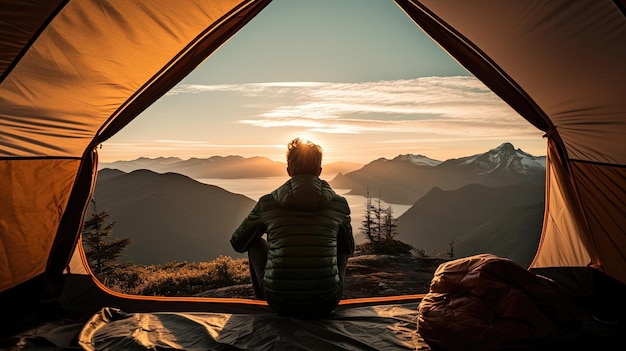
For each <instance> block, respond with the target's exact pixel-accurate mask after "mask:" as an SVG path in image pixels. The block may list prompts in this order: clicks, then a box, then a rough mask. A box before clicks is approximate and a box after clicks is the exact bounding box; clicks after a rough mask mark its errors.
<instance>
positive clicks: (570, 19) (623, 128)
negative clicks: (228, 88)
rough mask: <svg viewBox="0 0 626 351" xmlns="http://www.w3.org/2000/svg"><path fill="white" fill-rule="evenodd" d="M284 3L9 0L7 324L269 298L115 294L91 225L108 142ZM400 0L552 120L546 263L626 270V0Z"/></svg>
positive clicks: (0, 37)
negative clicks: (97, 270)
mask: <svg viewBox="0 0 626 351" xmlns="http://www.w3.org/2000/svg"><path fill="white" fill-rule="evenodd" d="M269 2H270V0H212V1H200V0H181V1H126V0H98V1H95V0H82V1H77V0H56V1H54V0H49V1H22V0H14V1H12V0H1V1H0V19H1V21H0V179H1V184H2V186H1V187H0V300H1V301H2V302H1V303H2V306H1V307H2V310H3V311H5V312H3V316H2V317H0V318H2V324H3V325H5V326H12V327H13V329H19V328H20V327H21V326H22V324H21V323H16V322H15V320H14V318H13V316H16V315H19V316H21V320H22V321H30V322H32V321H35V320H42V319H45V318H46V316H47V314H49V313H51V314H54V312H55V311H56V309H58V308H62V309H64V310H69V311H73V312H75V313H77V314H80V313H87V314H89V313H93V312H94V311H97V310H99V309H100V308H102V307H106V306H117V307H119V308H122V309H123V310H124V311H127V312H142V311H155V310H158V311H181V310H187V311H207V312H216V313H219V312H230V313H232V312H249V311H261V310H265V309H266V306H265V305H264V304H263V303H259V302H257V301H251V300H234V299H186V300H185V299H164V298H150V297H129V296H122V295H119V294H114V293H112V292H110V291H108V290H106V289H105V288H103V287H102V286H101V285H100V284H99V283H98V282H97V281H95V280H94V279H93V278H92V277H91V275H90V273H89V270H88V267H86V264H85V259H84V257H82V248H81V245H79V237H80V231H81V226H82V222H83V218H84V215H85V212H86V208H87V206H88V202H89V199H90V196H91V194H92V192H93V188H94V184H95V178H96V174H97V172H96V170H97V162H98V160H97V154H98V153H97V146H98V145H99V144H100V143H102V142H103V141H105V140H107V139H108V138H110V137H111V136H112V135H114V134H115V133H116V132H118V131H119V130H121V129H122V128H123V127H124V126H125V125H127V124H128V123H129V122H130V121H132V120H133V118H135V117H136V116H137V115H138V114H140V113H141V112H142V111H143V110H144V109H146V108H147V107H148V106H149V105H150V104H151V103H153V102H154V101H156V99H158V98H159V97H160V96H162V95H163V94H165V93H166V92H167V91H168V90H169V89H171V88H172V87H173V86H174V85H175V84H177V83H178V82H179V81H180V80H181V79H182V78H183V77H185V76H186V75H187V74H188V73H189V72H191V71H192V70H193V69H194V68H195V67H196V66H197V65H199V64H200V63H201V62H202V61H203V60H205V59H206V58H207V57H208V56H209V55H210V54H211V53H212V52H214V51H215V50H217V49H219V47H220V45H222V44H223V43H224V42H226V41H227V40H228V39H229V38H230V37H231V36H232V35H234V34H235V33H236V32H237V30H239V29H240V28H242V27H243V26H244V25H245V24H246V23H247V22H248V21H249V20H251V19H252V18H253V17H254V16H255V15H256V14H258V13H259V12H260V11H262V10H263V8H264V7H265V6H266V5H267V4H268V3H269ZM395 2H396V4H397V5H398V6H399V7H400V8H401V9H402V10H403V11H404V12H405V13H406V14H407V16H409V17H410V18H411V19H412V20H413V21H414V22H415V23H416V24H417V25H418V26H419V27H421V28H422V29H423V30H424V31H425V32H426V33H427V34H429V35H430V36H431V37H432V38H433V39H434V40H435V41H436V42H437V43H439V45H441V47H442V48H444V49H445V50H446V51H447V52H449V53H450V55H451V56H453V57H454V58H455V59H456V60H457V61H458V62H459V63H460V64H462V65H463V66H464V67H466V68H467V69H468V70H469V71H470V72H472V73H473V74H474V75H475V76H476V77H477V78H479V79H480V80H481V81H483V82H484V83H485V84H486V85H487V86H488V87H490V88H491V89H492V90H493V91H494V92H495V93H496V94H497V95H499V96H500V97H501V98H502V99H503V100H504V101H505V102H507V103H508V104H509V105H510V106H512V107H513V108H514V109H515V110H516V111H517V112H518V113H519V114H520V115H521V116H522V117H523V118H525V119H526V120H528V122H529V123H531V124H532V125H534V126H535V127H536V128H538V129H540V130H542V131H544V132H545V138H546V141H547V162H546V163H547V167H546V171H547V172H546V173H547V177H546V208H545V219H544V224H543V229H542V239H541V242H540V245H539V249H538V251H537V254H536V257H535V259H534V261H533V263H532V265H531V268H532V269H538V270H545V271H546V272H548V271H553V272H566V274H567V278H566V277H565V275H563V280H564V281H568V282H569V284H571V285H572V286H574V285H579V286H580V287H582V286H587V285H588V283H589V279H588V277H589V272H592V274H593V273H595V272H600V273H602V274H604V275H606V276H607V277H609V278H610V279H612V280H615V281H617V282H619V283H621V284H624V283H626V230H625V228H626V166H625V165H626V147H625V146H626V145H625V143H624V136H625V135H626V99H625V98H624V88H625V86H626V65H625V63H626V45H625V43H626V42H625V38H626V2H625V1H623V0H583V1H568V0H553V1H534V0H529V1H507V2H502V1H479V2H478V1H471V2H470V1H463V0H455V1H445V2H444V1H436V0H395ZM355 11H358V9H355ZM559 274H561V273H559ZM392 300H393V299H392ZM59 301H61V302H62V303H59ZM382 302H384V301H381V300H380V299H372V300H371V301H343V302H342V304H343V305H350V304H354V305H357V304H359V305H361V304H372V305H375V304H380V303H382ZM59 306H61V307H59ZM9 330H11V329H9Z"/></svg>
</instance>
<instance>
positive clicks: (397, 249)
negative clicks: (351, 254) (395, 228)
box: [357, 239, 414, 256]
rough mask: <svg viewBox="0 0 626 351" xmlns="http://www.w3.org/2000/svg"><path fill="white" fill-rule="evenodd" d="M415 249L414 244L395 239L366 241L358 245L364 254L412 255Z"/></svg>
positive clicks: (358, 248)
mask: <svg viewBox="0 0 626 351" xmlns="http://www.w3.org/2000/svg"><path fill="white" fill-rule="evenodd" d="M413 250H414V248H413V246H412V245H410V244H407V243H405V242H402V241H399V240H395V239H391V240H383V241H375V242H364V243H360V244H358V245H357V251H360V252H361V254H363V255H394V256H411V255H412V253H411V251H413Z"/></svg>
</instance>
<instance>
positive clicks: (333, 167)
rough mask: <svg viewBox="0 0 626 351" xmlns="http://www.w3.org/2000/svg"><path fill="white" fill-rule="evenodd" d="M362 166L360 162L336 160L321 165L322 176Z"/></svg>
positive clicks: (346, 171)
mask: <svg viewBox="0 0 626 351" xmlns="http://www.w3.org/2000/svg"><path fill="white" fill-rule="evenodd" d="M361 167H363V165H362V164H360V163H356V162H345V161H337V162H331V163H327V164H324V165H322V175H321V176H322V178H324V177H325V176H326V175H333V176H334V175H336V174H339V173H343V174H345V173H348V172H352V171H354V170H357V169H359V168H361Z"/></svg>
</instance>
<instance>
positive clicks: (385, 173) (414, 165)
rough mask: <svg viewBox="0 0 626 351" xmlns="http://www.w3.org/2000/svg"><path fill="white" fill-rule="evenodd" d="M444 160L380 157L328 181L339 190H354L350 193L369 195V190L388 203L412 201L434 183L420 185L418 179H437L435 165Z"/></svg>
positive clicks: (406, 156) (402, 156)
mask: <svg viewBox="0 0 626 351" xmlns="http://www.w3.org/2000/svg"><path fill="white" fill-rule="evenodd" d="M439 164H441V161H438V160H433V159H430V158H428V157H426V156H422V155H399V156H396V157H395V158H393V159H392V160H389V159H386V158H379V159H377V160H374V161H372V162H370V163H368V164H366V165H365V166H363V167H362V168H361V169H359V170H357V171H353V172H349V173H347V174H345V175H344V174H338V175H337V176H335V178H333V179H332V180H331V181H329V183H330V185H331V186H333V187H334V188H337V189H351V190H350V192H349V193H348V194H350V195H366V194H367V193H368V192H369V193H371V194H374V195H373V196H375V197H376V196H377V195H376V194H378V192H379V191H380V193H381V199H382V200H385V201H386V202H388V203H396V204H412V203H413V202H415V200H416V199H418V198H419V197H421V196H422V195H423V194H424V193H426V191H428V190H429V189H430V188H432V186H429V187H426V186H420V185H419V184H416V179H421V180H424V179H429V183H432V181H430V179H433V180H434V177H436V174H435V173H434V168H435V167H436V166H437V165H439Z"/></svg>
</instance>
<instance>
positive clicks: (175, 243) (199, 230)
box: [95, 169, 256, 264]
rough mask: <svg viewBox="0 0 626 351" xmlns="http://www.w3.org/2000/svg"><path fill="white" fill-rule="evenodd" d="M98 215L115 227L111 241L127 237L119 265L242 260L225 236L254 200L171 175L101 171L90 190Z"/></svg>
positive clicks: (250, 207) (234, 227)
mask: <svg viewBox="0 0 626 351" xmlns="http://www.w3.org/2000/svg"><path fill="white" fill-rule="evenodd" d="M95 198H96V202H97V207H98V210H104V209H106V210H107V211H108V212H109V213H110V214H111V220H113V221H115V222H116V225H115V227H114V229H113V236H114V237H131V238H132V243H131V244H130V245H129V246H128V247H127V249H126V251H125V256H124V257H122V258H121V260H122V261H124V260H128V261H134V262H136V263H140V264H158V263H166V262H170V261H210V260H213V259H215V258H217V257H218V256H219V255H230V256H233V257H244V256H243V255H241V254H237V253H236V252H235V251H233V249H232V247H231V246H230V242H229V240H230V236H231V234H232V232H233V231H234V230H235V229H236V228H237V226H238V225H239V224H240V223H241V221H242V220H243V218H244V217H245V216H246V215H247V214H248V213H249V211H250V210H251V209H252V207H253V206H254V204H255V203H256V202H255V201H254V200H252V199H250V198H247V197H245V196H243V195H239V194H234V193H231V192H229V191H226V190H224V189H222V188H220V187H217V186H214V185H206V184H202V183H200V182H197V181H195V180H193V179H191V178H189V177H187V176H184V175H181V174H176V173H165V174H159V173H155V172H153V171H150V170H137V171H132V172H130V173H125V172H122V171H119V170H112V169H103V170H100V171H99V172H98V178H97V183H96V188H95Z"/></svg>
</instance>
